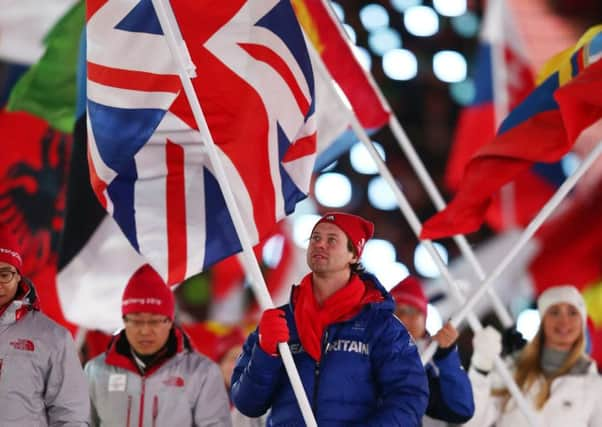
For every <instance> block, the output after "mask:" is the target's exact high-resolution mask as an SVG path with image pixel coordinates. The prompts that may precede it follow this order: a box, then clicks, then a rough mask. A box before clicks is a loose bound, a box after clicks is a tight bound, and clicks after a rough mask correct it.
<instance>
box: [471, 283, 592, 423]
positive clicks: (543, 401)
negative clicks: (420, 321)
mask: <svg viewBox="0 0 602 427" xmlns="http://www.w3.org/2000/svg"><path fill="white" fill-rule="evenodd" d="M537 305H538V309H539V313H540V316H541V318H542V321H541V324H540V327H539V331H538V332H537V335H536V336H535V337H534V338H533V340H532V341H531V342H529V343H528V344H527V346H526V347H525V348H524V349H523V350H522V351H521V352H520V353H519V354H517V355H514V356H512V357H510V358H509V366H510V368H511V371H512V372H513V375H514V380H515V381H516V383H517V384H518V386H519V388H520V389H521V391H522V393H523V395H524V396H525V398H526V399H527V401H528V402H529V403H530V405H531V407H532V409H533V412H534V414H535V420H536V422H537V427H566V426H570V427H601V426H602V377H601V376H600V375H599V374H598V371H597V367H596V363H595V362H594V361H592V360H591V359H590V358H589V357H588V356H587V354H586V353H585V325H586V323H585V322H586V311H585V303H584V301H583V298H582V297H581V294H580V293H579V291H578V290H577V289H576V288H574V287H573V286H556V287H553V288H549V289H547V290H546V291H545V292H543V293H542V294H541V296H540V297H539V299H538V301H537ZM473 346H474V352H473V356H472V360H471V367H470V371H469V377H470V380H471V383H472V387H473V394H474V399H475V414H474V416H473V418H472V419H471V420H470V421H469V422H468V423H466V424H464V425H465V426H478V427H490V426H495V427H522V426H529V425H530V424H529V422H528V421H527V419H526V417H525V416H524V415H523V413H522V412H521V410H520V409H519V407H518V406H517V404H516V402H515V400H514V398H512V397H511V396H510V394H509V393H508V390H507V389H506V388H505V385H504V383H503V382H502V381H501V380H500V378H499V376H498V375H497V374H496V373H495V372H490V371H491V369H492V368H493V360H494V358H495V356H496V355H498V354H499V353H500V352H501V347H502V346H501V337H500V334H499V333H498V332H497V331H496V330H495V329H493V328H491V327H487V328H485V329H483V330H481V331H479V332H477V333H476V334H475V337H474V340H473Z"/></svg>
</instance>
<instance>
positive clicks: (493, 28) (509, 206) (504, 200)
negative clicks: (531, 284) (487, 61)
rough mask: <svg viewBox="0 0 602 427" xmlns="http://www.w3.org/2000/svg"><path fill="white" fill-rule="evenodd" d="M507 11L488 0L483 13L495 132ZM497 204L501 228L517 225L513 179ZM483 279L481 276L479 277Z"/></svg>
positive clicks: (503, 100) (500, 115)
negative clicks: (489, 60) (488, 46)
mask: <svg viewBox="0 0 602 427" xmlns="http://www.w3.org/2000/svg"><path fill="white" fill-rule="evenodd" d="M507 16H508V10H507V9H506V4H505V1H504V0H489V1H488V2H487V9H486V12H485V24H484V25H485V27H487V28H488V29H489V32H488V34H487V38H488V40H489V43H490V44H491V52H490V53H491V79H492V83H493V109H494V124H495V132H497V131H498V130H499V127H500V124H501V123H502V121H503V120H504V119H505V118H506V116H507V115H508V113H509V112H510V111H509V105H510V99H509V96H508V90H507V88H508V67H507V64H506V58H505V55H504V40H505V33H504V28H503V23H504V22H505V21H504V20H505V19H507ZM499 192H500V205H501V211H502V221H503V225H504V227H507V228H513V227H515V226H516V214H515V212H516V194H515V193H516V188H515V185H514V183H513V182H508V183H507V184H505V185H504V186H503V187H502V188H501V189H500V190H499ZM479 279H480V280H483V278H479Z"/></svg>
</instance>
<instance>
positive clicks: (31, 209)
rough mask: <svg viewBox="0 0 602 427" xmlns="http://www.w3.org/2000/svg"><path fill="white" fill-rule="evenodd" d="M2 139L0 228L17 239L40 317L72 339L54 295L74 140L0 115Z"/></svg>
mask: <svg viewBox="0 0 602 427" xmlns="http://www.w3.org/2000/svg"><path fill="white" fill-rule="evenodd" d="M0 133H1V134H2V137H3V144H4V145H3V148H4V150H3V154H2V160H1V161H0V176H1V177H2V178H1V180H0V183H1V185H0V223H2V224H3V225H4V226H6V227H8V228H10V229H11V230H13V232H15V233H16V235H17V236H18V239H19V241H20V243H21V245H22V247H23V252H24V253H23V260H24V265H23V273H24V275H25V276H26V277H28V278H30V279H31V280H32V281H33V283H34V285H35V286H36V290H37V293H38V296H39V297H40V304H41V308H42V311H44V313H46V314H47V315H48V316H49V317H51V318H52V319H54V320H55V321H57V322H58V323H60V324H62V325H64V326H66V327H67V328H69V329H70V331H71V332H72V333H73V332H74V331H75V329H76V327H75V326H74V325H73V324H71V323H69V322H68V321H67V320H66V319H65V317H64V316H63V312H62V310H61V306H60V304H59V300H58V295H57V291H56V271H57V257H58V255H57V250H58V243H59V237H60V233H61V230H62V228H63V213H64V207H65V206H64V205H65V192H66V181H67V162H68V159H69V155H70V153H71V142H72V138H71V136H70V135H67V134H64V133H62V132H59V131H55V130H53V129H51V128H50V127H49V125H48V123H47V122H46V121H45V120H43V119H40V118H38V117H35V116H33V115H31V114H29V113H25V112H15V113H9V112H6V111H0Z"/></svg>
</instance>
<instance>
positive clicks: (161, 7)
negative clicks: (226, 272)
mask: <svg viewBox="0 0 602 427" xmlns="http://www.w3.org/2000/svg"><path fill="white" fill-rule="evenodd" d="M152 2H153V6H154V7H155V10H156V12H157V17H158V18H159V22H160V23H161V28H162V30H163V32H164V34H165V39H166V40H167V43H168V44H169V48H170V51H171V53H172V56H173V58H174V60H175V61H176V63H177V65H178V71H179V75H180V80H181V81H182V85H183V88H184V92H185V93H186V98H187V99H188V102H189V103H190V108H191V109H192V113H193V116H194V119H195V121H196V124H197V126H198V128H199V132H200V133H201V136H206V139H207V141H206V142H207V143H206V148H207V154H208V156H209V159H210V161H211V164H212V165H213V167H214V170H215V173H216V178H217V180H218V182H219V184H220V188H221V190H222V193H223V195H224V199H225V201H226V206H227V207H228V210H229V212H230V215H231V216H232V221H233V223H234V227H235V229H236V233H237V234H238V238H239V239H240V243H241V245H242V248H243V253H242V260H243V264H244V265H245V270H246V271H247V272H248V273H249V274H250V276H251V287H252V288H253V292H254V293H255V296H256V297H257V299H258V301H259V304H260V305H261V307H262V308H263V309H266V308H271V307H274V302H273V301H272V298H271V297H270V294H269V292H268V290H267V287H266V284H265V281H264V278H263V275H262V274H261V270H260V269H259V265H258V264H257V260H256V258H255V255H254V253H253V246H252V244H251V241H250V239H249V236H248V235H247V232H246V229H245V226H244V222H243V219H242V217H241V216H240V212H239V211H238V208H237V206H236V200H235V199H234V195H233V193H232V189H231V188H230V185H229V183H228V179H227V176H226V173H225V171H224V168H223V165H222V163H221V160H220V158H219V155H218V153H217V149H216V148H215V143H214V141H213V138H212V137H211V133H210V131H209V127H208V125H207V122H206V120H205V116H204V114H203V110H202V108H201V105H200V103H199V100H198V97H197V96H196V93H195V91H194V87H193V86H192V82H191V80H190V60H188V62H187V61H186V60H185V58H190V56H189V55H188V49H187V48H186V44H185V41H184V40H183V39H182V37H181V35H180V33H179V26H178V24H177V21H176V19H175V16H174V15H173V10H172V9H171V5H169V4H164V3H165V0H152ZM178 36H179V37H178ZM278 350H279V351H280V356H281V357H282V361H283V363H284V367H285V368H286V372H287V374H288V376H289V379H290V381H291V385H292V387H293V391H294V392H295V397H296V398H297V401H298V403H299V407H300V409H301V413H302V415H303V419H304V420H305V423H306V425H308V426H311V427H314V426H315V427H317V423H316V420H315V418H314V416H313V413H312V410H311V406H310V404H309V400H308V399H307V395H306V394H305V390H304V389H303V383H302V382H301V378H300V377H299V372H298V371H297V368H296V366H295V362H294V360H293V356H292V353H291V351H290V348H289V346H288V344H286V343H279V344H278Z"/></svg>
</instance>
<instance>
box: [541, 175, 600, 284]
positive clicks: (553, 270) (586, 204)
mask: <svg viewBox="0 0 602 427" xmlns="http://www.w3.org/2000/svg"><path fill="white" fill-rule="evenodd" d="M600 212H602V179H600V180H599V182H598V185H597V187H595V188H593V189H592V191H591V193H590V194H589V195H580V196H579V197H578V198H575V199H573V200H571V203H570V205H569V206H568V207H567V208H566V209H565V210H563V211H562V212H560V213H559V214H558V215H557V216H555V217H553V218H552V219H551V220H550V221H549V222H547V223H546V224H544V225H543V226H542V228H541V229H540V230H539V232H538V233H537V235H536V239H537V241H538V242H539V244H540V247H541V249H540V250H539V252H538V253H537V255H536V256H535V258H534V259H533V261H532V262H531V265H530V266H529V271H530V273H531V276H532V279H533V282H534V285H535V287H536V289H537V291H538V292H542V291H543V290H545V289H546V288H548V287H549V286H553V285H557V284H559V283H571V284H573V285H575V286H577V287H578V288H579V289H583V288H585V287H586V286H588V285H589V284H591V283H593V282H594V281H596V280H598V279H599V278H601V277H602V221H600Z"/></svg>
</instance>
